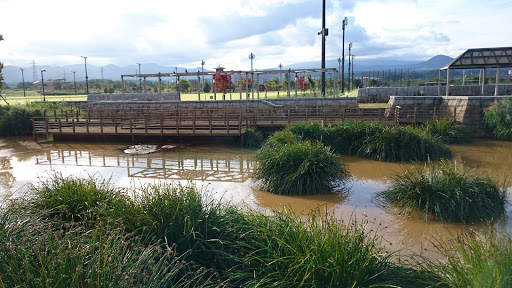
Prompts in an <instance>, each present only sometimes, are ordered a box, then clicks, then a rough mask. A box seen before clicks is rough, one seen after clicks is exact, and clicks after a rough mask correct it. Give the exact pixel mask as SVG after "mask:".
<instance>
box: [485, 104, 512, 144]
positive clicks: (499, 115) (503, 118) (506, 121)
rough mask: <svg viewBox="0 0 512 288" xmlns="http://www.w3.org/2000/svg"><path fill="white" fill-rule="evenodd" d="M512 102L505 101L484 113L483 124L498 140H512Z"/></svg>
mask: <svg viewBox="0 0 512 288" xmlns="http://www.w3.org/2000/svg"><path fill="white" fill-rule="evenodd" d="M511 115H512V102H511V101H510V100H508V99H505V100H503V101H501V102H498V103H495V104H494V105H493V106H491V107H490V108H489V109H487V110H486V111H485V112H484V117H483V122H484V124H485V126H487V128H488V129H489V130H490V133H491V134H492V135H493V136H494V138H496V139H502V140H512V117H511Z"/></svg>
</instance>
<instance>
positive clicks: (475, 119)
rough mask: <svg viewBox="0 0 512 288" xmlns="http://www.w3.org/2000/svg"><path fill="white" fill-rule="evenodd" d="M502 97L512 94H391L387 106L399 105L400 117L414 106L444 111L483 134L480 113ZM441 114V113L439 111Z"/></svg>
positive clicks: (420, 109)
mask: <svg viewBox="0 0 512 288" xmlns="http://www.w3.org/2000/svg"><path fill="white" fill-rule="evenodd" d="M504 99H509V100H512V96H448V97H447V96H441V97H437V96H427V97H421V96H416V97H415V96H391V97H390V99H389V102H388V107H396V106H400V107H401V109H400V110H401V112H400V117H407V115H404V113H402V112H405V111H413V110H414V108H416V110H417V111H418V113H421V112H422V111H430V112H432V111H433V110H434V107H435V108H436V110H437V111H444V112H443V113H444V116H446V117H447V118H450V119H454V120H455V121H458V122H461V123H462V124H463V125H464V127H466V128H467V129H468V130H469V131H471V132H473V133H475V134H476V135H477V136H481V135H484V134H485V127H484V126H483V123H482V115H483V112H484V111H485V109H486V108H488V107H490V106H492V105H493V104H494V103H496V102H499V101H503V100H504ZM440 114H441V113H440Z"/></svg>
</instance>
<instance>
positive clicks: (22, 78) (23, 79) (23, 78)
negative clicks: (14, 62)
mask: <svg viewBox="0 0 512 288" xmlns="http://www.w3.org/2000/svg"><path fill="white" fill-rule="evenodd" d="M20 70H21V82H22V83H23V97H25V96H26V95H25V77H24V76H23V68H20Z"/></svg>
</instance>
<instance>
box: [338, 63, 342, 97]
mask: <svg viewBox="0 0 512 288" xmlns="http://www.w3.org/2000/svg"><path fill="white" fill-rule="evenodd" d="M340 65H341V58H340V57H338V82H340V77H341V74H340V72H341V66H340ZM341 79H343V78H341ZM341 85H342V86H341V88H342V89H341V92H342V93H343V84H341Z"/></svg>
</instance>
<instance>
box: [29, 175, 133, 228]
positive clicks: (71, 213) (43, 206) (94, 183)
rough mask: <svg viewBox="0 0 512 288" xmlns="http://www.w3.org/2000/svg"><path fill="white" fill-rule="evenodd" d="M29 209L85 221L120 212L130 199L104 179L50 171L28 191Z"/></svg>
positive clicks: (62, 218) (64, 218) (63, 219)
mask: <svg viewBox="0 0 512 288" xmlns="http://www.w3.org/2000/svg"><path fill="white" fill-rule="evenodd" d="M30 199H31V201H30V203H32V205H31V206H32V209H34V210H36V211H46V212H47V213H48V215H47V217H57V218H60V219H61V220H62V221H75V222H82V221H89V222H94V221H96V220H98V218H102V217H112V216H113V215H114V214H116V213H121V211H122V209H123V208H124V207H125V206H126V205H127V201H130V200H129V199H128V198H127V196H125V194H124V193H123V191H122V190H120V189H118V188H115V187H114V186H113V185H112V184H111V183H110V182H109V181H108V180H101V179H99V178H95V177H93V176H89V177H88V178H81V177H76V176H68V177H64V176H62V175H61V174H55V175H50V176H49V177H48V179H47V180H44V181H42V182H41V184H40V185H39V186H37V187H34V188H33V189H32V191H31V198H30Z"/></svg>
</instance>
